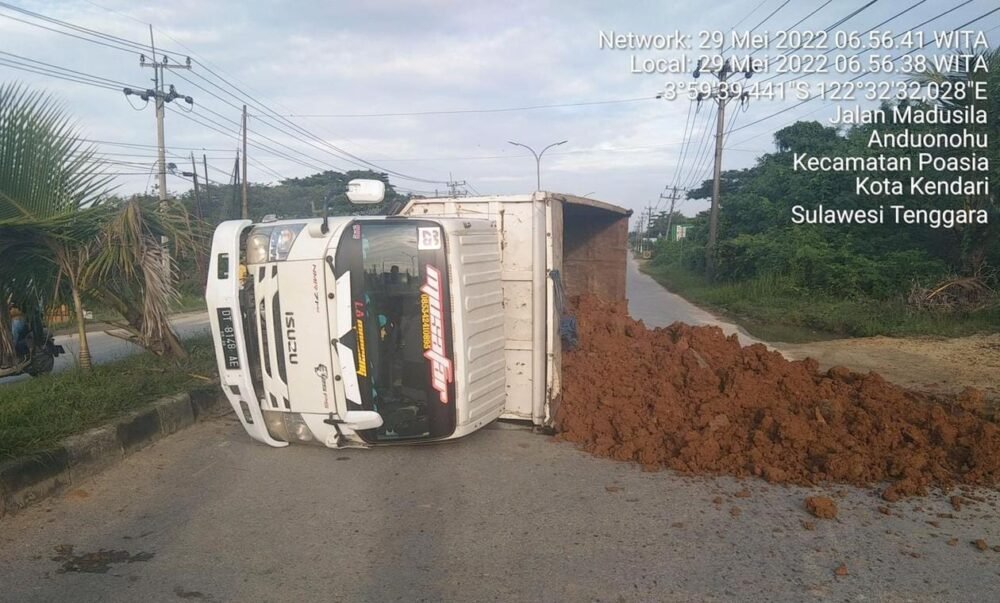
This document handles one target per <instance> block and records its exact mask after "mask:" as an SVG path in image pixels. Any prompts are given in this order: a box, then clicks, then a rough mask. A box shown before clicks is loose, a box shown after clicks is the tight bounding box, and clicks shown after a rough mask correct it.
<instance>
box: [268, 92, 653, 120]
mask: <svg viewBox="0 0 1000 603" xmlns="http://www.w3.org/2000/svg"><path fill="white" fill-rule="evenodd" d="M656 98H657V97H655V96H642V97H638V98H623V99H612V100H599V101H580V102H573V103H553V104H550V105H525V106H521V107H497V108H489V109H441V110H436V111H409V112H393V113H281V114H278V115H280V116H281V117H307V118H355V117H413V116H420V115H461V114H466V113H507V112H512V111H536V110H541V109H561V108H566V107H589V106H594V105H618V104H625V103H638V102H642V101H648V100H656Z"/></svg>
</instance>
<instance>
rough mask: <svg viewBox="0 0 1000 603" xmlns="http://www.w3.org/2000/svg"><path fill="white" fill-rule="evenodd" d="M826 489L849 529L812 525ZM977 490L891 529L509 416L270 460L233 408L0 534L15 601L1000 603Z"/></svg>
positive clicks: (998, 566)
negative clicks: (373, 444) (374, 444)
mask: <svg viewBox="0 0 1000 603" xmlns="http://www.w3.org/2000/svg"><path fill="white" fill-rule="evenodd" d="M630 290H631V291H632V292H633V294H634V293H635V291H637V289H636V288H635V282H630ZM639 291H640V292H641V291H642V290H641V289H640V290H639ZM646 293H647V294H651V293H652V292H650V291H646ZM642 300H644V301H641V303H648V304H650V306H649V307H650V308H651V309H652V310H655V307H653V304H655V303H656V301H655V299H653V298H645V297H643V298H642ZM638 311H639V312H643V311H644V310H641V309H640V310H638ZM669 311H670V312H679V311H680V312H682V311H683V309H682V307H672V308H670V310H669ZM651 317H652V316H651ZM816 493H823V494H828V495H832V496H834V497H835V498H836V500H837V502H838V505H839V515H838V518H837V519H835V520H817V519H815V518H813V517H811V516H809V515H808V514H807V513H806V511H805V510H804V508H803V498H804V497H805V496H807V495H809V494H816ZM981 496H982V498H983V501H982V502H976V503H974V504H970V505H966V506H964V507H963V508H962V509H961V510H960V511H956V510H954V509H953V508H952V507H951V505H950V504H949V503H948V499H947V497H945V496H941V495H937V496H932V497H928V498H925V499H915V500H911V501H904V502H900V503H895V504H893V505H889V507H891V509H890V510H889V514H888V515H887V514H883V513H882V512H880V511H879V507H880V506H882V505H885V503H883V502H882V501H881V500H880V499H879V498H878V497H877V496H876V495H875V494H874V492H872V491H870V490H864V489H856V488H847V487H831V488H818V489H805V488H785V487H775V486H770V485H768V484H766V483H764V482H762V481H759V480H746V481H742V482H741V481H737V480H735V479H732V478H728V477H687V476H682V475H678V474H676V473H673V472H668V471H662V472H644V471H641V470H639V469H638V468H637V467H635V466H633V465H630V464H627V463H620V462H615V461H611V460H607V459H597V458H593V457H591V456H589V455H587V454H585V453H582V452H580V451H578V450H576V449H575V448H574V447H573V446H572V445H570V444H566V443H559V442H554V441H553V440H552V438H549V437H546V436H542V435H537V434H533V433H531V432H530V431H529V430H527V429H524V428H522V427H519V426H511V425H510V424H505V423H495V424H494V425H492V426H490V427H489V428H487V429H484V430H482V431H480V432H478V433H476V434H473V435H472V436H469V437H468V438H465V439H463V440H460V441H458V442H455V443H450V444H439V445H428V446H409V447H385V448H380V449H374V450H352V451H334V450H327V449H324V448H318V447H312V446H305V445H300V446H290V447H288V448H286V449H280V450H276V449H271V448H268V447H266V446H263V445H260V444H255V443H253V442H252V441H251V440H249V438H247V436H246V435H245V434H244V433H243V430H242V429H241V428H240V426H239V424H238V423H236V421H235V420H234V419H233V418H232V417H231V416H226V417H222V418H218V419H214V420H211V421H208V422H205V423H201V424H198V425H196V426H194V427H192V428H190V429H187V430H185V431H182V432H180V433H178V434H175V435H173V436H171V437H169V438H167V439H165V440H162V441H160V442H159V443H157V444H154V445H153V446H151V447H150V448H148V449H146V450H144V451H141V452H139V453H137V454H135V455H133V456H131V457H129V458H128V459H126V460H125V461H124V462H123V463H122V464H120V465H118V466H117V467H114V468H112V469H110V470H108V471H107V472H105V473H104V474H102V475H100V476H97V477H95V478H92V479H90V480H88V481H86V482H85V483H83V484H80V485H79V486H78V487H77V488H76V489H74V490H71V491H70V492H68V493H67V494H66V495H64V496H61V497H58V498H55V499H50V500H48V501H45V502H43V503H41V504H40V505H37V506H35V507H33V508H30V509H27V510H26V511H24V512H22V513H20V514H18V515H15V516H11V517H6V518H4V519H3V520H0V600H4V601H45V602H47V601H63V600H72V601H172V600H185V599H186V600H196V601H289V600H295V601H613V602H621V601H627V602H631V601H694V600H698V601H712V600H716V601H752V600H766V601H801V600H805V599H818V600H830V601H833V600H836V601H845V600H850V601H908V600H913V601H935V600H937V601H987V600H1000V552H995V551H993V550H992V549H987V550H985V551H981V550H979V549H978V548H976V547H974V546H973V545H972V542H973V541H975V540H977V539H984V540H985V541H986V543H988V544H989V545H990V546H993V545H1000V522H998V521H997V515H996V504H997V495H996V493H995V492H983V493H981ZM810 522H811V523H810ZM841 564H844V566H845V567H846V570H847V574H846V575H842V576H840V575H836V572H835V570H836V568H838V567H839V566H840V565H841Z"/></svg>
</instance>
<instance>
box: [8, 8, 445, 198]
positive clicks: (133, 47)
mask: <svg viewBox="0 0 1000 603" xmlns="http://www.w3.org/2000/svg"><path fill="white" fill-rule="evenodd" d="M0 6H3V7H6V8H8V9H10V10H14V11H16V12H19V13H22V14H25V15H29V16H32V17H34V18H36V19H40V20H43V21H46V22H49V23H53V24H58V25H60V26H62V27H65V28H68V29H72V30H74V31H77V32H81V33H85V34H88V35H90V36H94V37H96V38H98V39H93V38H85V37H81V36H78V35H75V34H72V33H70V32H66V31H62V30H57V29H52V28H49V27H46V26H44V25H42V24H39V23H31V22H27V21H24V22H25V23H27V24H29V25H33V26H36V27H41V28H43V29H49V30H51V31H55V32H56V33H61V34H65V35H70V36H72V37H75V38H79V39H83V40H85V41H87V42H91V43H95V44H101V45H104V46H109V47H111V48H115V49H117V50H122V51H127V52H135V51H138V50H146V49H147V48H149V49H150V50H152V47H151V46H147V45H145V44H141V43H139V42H135V41H132V40H127V39H125V38H120V37H118V36H113V35H111V34H106V33H104V32H100V31H98V30H94V29H90V28H86V27H81V26H77V25H74V24H72V23H68V22H65V21H61V20H59V19H54V18H52V17H47V16H45V15H42V14H40V13H34V12H32V11H28V10H25V9H20V8H19V7H16V6H13V5H10V4H7V3H2V2H0ZM4 16H7V17H9V18H13V19H15V20H19V21H20V19H17V18H15V17H10V16H9V15H4ZM110 42H113V44H112V43H110ZM123 45H124V46H123ZM171 54H176V53H171ZM198 64H199V65H200V66H201V67H202V68H204V69H205V70H206V71H208V72H209V73H211V74H212V75H213V76H214V77H216V78H217V79H219V80H221V81H222V82H224V83H225V84H226V85H227V86H230V87H231V88H233V89H235V90H236V91H238V92H239V93H240V94H242V95H243V96H244V97H247V98H249V99H250V100H251V101H252V102H248V103H247V104H252V105H255V108H256V109H258V110H260V111H264V112H267V113H270V114H272V115H275V116H276V117H278V118H279V119H280V120H281V121H283V122H285V123H286V124H288V126H290V127H292V129H293V130H295V131H297V132H299V133H301V134H302V135H304V136H306V137H308V138H311V139H313V140H316V141H318V142H320V143H321V144H322V145H323V146H325V147H327V148H329V149H331V150H333V151H335V152H336V153H340V154H341V155H343V157H340V158H341V159H348V160H353V161H354V162H356V163H358V165H359V167H367V168H375V169H377V170H380V171H383V172H385V173H387V174H392V175H394V176H396V177H397V178H402V179H406V180H413V181H416V182H427V183H431V184H444V183H445V181H439V180H430V179H425V178H420V177H416V176H411V175H408V174H404V173H402V172H396V171H394V170H389V169H386V168H384V167H381V166H379V165H377V164H375V163H373V162H370V161H368V160H366V159H363V158H361V157H358V156H357V155H354V154H352V153H349V152H347V151H345V150H344V149H340V148H338V147H336V146H335V145H332V144H330V143H328V142H326V141H325V140H323V139H321V138H319V137H317V136H315V135H314V134H312V133H311V132H308V131H306V130H304V129H303V128H301V127H300V126H298V125H297V124H295V123H294V122H291V121H288V120H287V119H284V118H283V117H281V116H280V115H279V114H277V113H276V112H275V111H274V110H273V109H270V108H269V107H267V106H266V105H265V104H264V103H262V102H260V101H259V100H257V99H254V98H253V97H252V96H251V95H249V94H247V93H246V92H244V91H243V90H241V89H239V87H237V86H235V85H234V84H232V83H231V82H229V81H228V80H227V79H225V78H223V77H222V76H221V75H219V74H218V73H216V72H215V71H214V70H212V69H211V68H210V67H208V66H207V65H206V63H205V62H203V61H199V62H198ZM199 77H202V78H203V79H205V81H209V80H207V78H204V77H203V76H201V75H200V74H199ZM209 83H211V84H212V85H214V86H216V87H219V86H218V85H217V84H215V83H214V82H209ZM219 88H220V89H222V90H224V91H225V92H226V93H227V94H229V95H231V96H233V97H234V98H237V99H238V100H242V99H240V97H237V96H236V95H235V94H233V93H232V92H230V91H229V90H225V89H223V88H221V87H219ZM276 129H277V128H276Z"/></svg>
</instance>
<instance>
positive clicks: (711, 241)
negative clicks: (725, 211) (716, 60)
mask: <svg viewBox="0 0 1000 603" xmlns="http://www.w3.org/2000/svg"><path fill="white" fill-rule="evenodd" d="M702 70H703V69H702V63H701V62H699V63H698V67H697V68H696V69H695V70H694V74H693V75H694V77H695V78H697V77H698V76H700V75H701V72H702ZM706 71H707V69H706ZM710 73H712V74H713V75H715V77H716V78H718V80H719V85H718V86H716V87H715V88H714V89H713V90H712V91H711V92H709V93H707V94H706V93H702V92H699V93H698V98H697V100H698V102H699V103H700V102H701V101H702V100H704V99H705V98H710V99H712V100H713V101H715V103H716V105H718V108H717V117H716V122H715V166H714V168H713V176H712V178H713V179H712V207H711V210H710V212H709V217H708V244H707V245H706V246H705V274H706V276H707V277H708V279H709V280H712V279H714V278H715V243H716V240H717V239H718V232H719V195H720V190H721V181H722V146H723V144H724V143H725V140H724V138H725V130H726V105H727V104H728V103H729V101H731V100H738V101H740V103H742V104H744V105H745V104H746V102H747V101H748V100H749V97H750V95H749V92H743V93H742V94H735V95H734V93H733V91H732V90H731V89H730V87H729V86H727V85H726V82H727V81H728V80H729V76H730V75H732V74H733V70H732V65H731V63H730V60H729V59H726V60H724V61H723V62H722V67H720V68H719V69H718V70H717V71H714V72H712V71H710ZM743 75H744V76H745V77H747V78H749V77H750V76H751V75H753V71H752V70H747V71H745V72H743Z"/></svg>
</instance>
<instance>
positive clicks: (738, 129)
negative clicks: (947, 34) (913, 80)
mask: <svg viewBox="0 0 1000 603" xmlns="http://www.w3.org/2000/svg"><path fill="white" fill-rule="evenodd" d="M965 4H968V2H966V3H965ZM960 6H964V4H963V5H960ZM952 10H954V8H953V9H951V10H948V11H945V12H944V13H942V14H941V15H939V17H940V16H943V15H944V14H947V13H950V12H951V11H952ZM997 11H1000V7H997V8H994V9H993V10H991V11H989V12H987V13H984V14H982V15H980V16H978V17H976V18H975V19H972V20H970V21H967V22H965V23H963V24H962V25H959V26H958V27H956V28H954V29H953V30H952V31H959V30H961V29H962V28H964V27H968V26H969V25H972V24H973V23H976V22H977V21H981V20H982V19H985V18H986V17H988V16H990V15H992V14H993V13H996V12H997ZM935 18H937V17H935ZM933 20H934V19H930V20H928V21H925V22H924V23H923V24H921V26H922V25H926V24H927V23H929V22H930V21H933ZM932 42H933V40H932V39H929V40H927V41H926V42H924V43H923V44H921V45H920V46H917V47H916V48H913V49H912V50H910V51H909V52H906V53H903V54H901V55H899V56H897V57H894V58H893V59H892V60H891V61H890V62H891V63H895V62H896V61H898V60H899V59H901V58H903V57H905V56H908V55H911V54H913V53H914V52H916V51H918V50H921V49H922V48H924V47H926V46H927V45H928V44H931V43H932ZM869 75H878V73H876V72H873V71H865V72H864V73H861V74H858V75H857V76H856V77H853V78H851V79H850V80H848V82H856V81H858V80H859V79H861V78H863V77H868V76H869ZM817 98H819V97H818V95H816V94H813V95H810V96H809V97H808V98H806V99H805V100H803V101H800V102H798V103H796V104H794V105H792V106H791V107H786V108H784V109H781V110H780V111H776V112H774V113H772V114H770V115H766V116H764V117H761V118H760V119H756V120H754V121H752V122H750V123H748V124H746V125H743V126H740V127H739V128H736V129H735V130H734V131H735V132H738V131H740V130H744V129H746V128H749V127H751V126H754V125H757V124H759V123H761V122H763V121H767V120H769V119H772V118H774V117H777V116H778V115H781V114H782V113H786V112H788V111H791V110H793V109H795V108H796V107H801V106H802V105H804V104H806V103H808V102H810V101H813V100H815V99H817ZM824 102H829V101H824Z"/></svg>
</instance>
